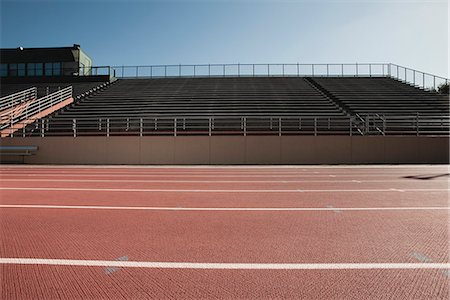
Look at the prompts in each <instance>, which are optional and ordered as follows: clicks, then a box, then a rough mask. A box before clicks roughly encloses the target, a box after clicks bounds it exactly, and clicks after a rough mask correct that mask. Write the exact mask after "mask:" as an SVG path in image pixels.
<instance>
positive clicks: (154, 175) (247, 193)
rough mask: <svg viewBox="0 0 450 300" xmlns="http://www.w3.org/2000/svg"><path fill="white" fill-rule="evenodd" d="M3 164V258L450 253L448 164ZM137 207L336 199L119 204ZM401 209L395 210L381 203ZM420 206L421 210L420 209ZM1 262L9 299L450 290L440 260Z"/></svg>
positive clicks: (390, 295) (443, 294) (371, 295)
mask: <svg viewBox="0 0 450 300" xmlns="http://www.w3.org/2000/svg"><path fill="white" fill-rule="evenodd" d="M0 171H1V179H2V181H1V185H0V193H1V194H0V195H1V201H0V205H3V207H0V217H1V218H0V238H1V245H0V258H39V259H66V260H82V261H88V260H100V261H116V260H117V259H118V258H121V257H127V260H129V261H136V262H176V263H187V262H192V263H230V264H239V263H255V264H269V263H279V264H288V263H293V264H310V263H314V264H343V265H345V264H351V263H375V264H383V263H393V264H396V263H402V264H406V263H430V262H433V263H440V264H443V263H449V262H450V258H449V254H448V253H449V230H448V229H449V228H448V225H449V210H447V209H445V208H446V207H448V204H449V203H448V187H449V185H448V175H446V174H448V173H449V170H448V167H447V166H414V167H413V166H393V167H351V168H346V167H295V168H294V167H292V168H261V167H258V168H251V167H248V168H186V167H179V168H178V167H177V168H134V167H123V168H88V167H76V168H71V167H8V166H3V167H1V168H0ZM424 178H429V179H424ZM186 181H187V182H186ZM23 188H27V190H23ZM35 188H38V189H39V190H36V189H35ZM54 188H57V189H54ZM77 189H83V190H77ZM104 189H107V190H106V191H105V190H104ZM123 189H126V190H127V191H120V190H123ZM155 190H157V191H155ZM180 190H182V191H180ZM192 190H195V191H192ZM205 190H207V191H206V192H205ZM211 190H220V191H219V192H211ZM236 190H237V191H236ZM261 190H263V191H267V192H261ZM286 190H289V192H286ZM298 190H302V191H298ZM330 190H332V191H330ZM347 190H350V191H347ZM376 190H378V191H376ZM4 205H57V206H61V205H69V206H80V205H84V206H114V207H118V209H114V210H113V209H108V210H104V209H103V210H98V209H88V208H79V209H66V208H50V207H44V208H30V207H17V208H11V207H5V206H4ZM130 206H140V207H169V208H170V207H172V208H173V207H176V208H206V209H207V208H329V209H328V210H325V211H320V210H312V211H273V210H272V211H236V210H235V211H212V210H210V211H208V210H203V211H193V210H161V211H155V210H126V209H124V208H126V207H130ZM393 207H395V208H400V209H399V210H379V209H378V208H393ZM418 207H419V208H420V207H422V208H425V209H423V210H414V209H412V208H418ZM437 207H438V208H440V209H433V208H437ZM345 208H368V210H360V211H352V210H344V209H345ZM340 209H342V210H340ZM370 209H374V210H370ZM0 268H1V270H0V272H1V277H0V280H1V295H0V296H1V298H2V299H37V298H40V299H44V298H45V299H50V298H64V299H73V298H84V299H86V298H90V299H129V298H159V299H160V298H196V299H198V298H204V299H211V298H212V299H216V298H305V299H361V298H366V299H380V298H385V299H447V298H449V297H450V288H449V283H450V271H449V270H446V269H433V268H430V269H403V268H400V269H390V268H385V269H384V268H381V269H360V270H355V269H350V268H346V267H345V266H344V267H342V268H341V269H334V270H331V269H328V270H318V269H312V270H288V269H285V270H283V269H281V270H257V269H246V270H242V269H241V270H239V269H238V270H233V269H189V268H188V269H181V268H173V269H165V268H140V267H138V268H129V267H122V268H112V269H111V268H107V267H106V268H105V267H98V266H70V265H46V264H29V265H23V264H17V263H12V264H9V263H8V264H6V263H2V264H0Z"/></svg>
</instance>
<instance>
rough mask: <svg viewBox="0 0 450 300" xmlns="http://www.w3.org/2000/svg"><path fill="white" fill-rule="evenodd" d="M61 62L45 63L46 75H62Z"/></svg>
mask: <svg viewBox="0 0 450 300" xmlns="http://www.w3.org/2000/svg"><path fill="white" fill-rule="evenodd" d="M60 75H61V63H59V62H57V63H45V76H60Z"/></svg>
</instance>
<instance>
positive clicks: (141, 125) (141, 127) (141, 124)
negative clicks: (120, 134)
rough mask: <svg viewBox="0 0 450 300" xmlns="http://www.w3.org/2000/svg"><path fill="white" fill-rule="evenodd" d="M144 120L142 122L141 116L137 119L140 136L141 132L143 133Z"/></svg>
mask: <svg viewBox="0 0 450 300" xmlns="http://www.w3.org/2000/svg"><path fill="white" fill-rule="evenodd" d="M143 123H144V122H143V120H142V118H140V119H139V136H142V133H143V131H144V128H143V125H144V124H143Z"/></svg>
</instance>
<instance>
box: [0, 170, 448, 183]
mask: <svg viewBox="0 0 450 300" xmlns="http://www.w3.org/2000/svg"><path fill="white" fill-rule="evenodd" d="M8 176H23V177H36V176H48V177H64V176H67V177H162V176H166V177H174V178H175V177H181V178H186V177H188V178H194V177H210V176H214V177H218V178H219V177H224V178H227V177H231V178H236V177H237V178H242V177H244V178H245V177H252V178H253V177H261V178H280V177H281V178H282V177H287V178H288V177H290V178H298V177H307V178H311V177H327V178H330V177H337V176H330V175H328V174H308V173H303V174H285V175H283V174H261V173H255V174H233V173H230V174H224V173H222V174H214V173H205V174H198V173H197V174H171V173H161V174H155V173H153V174H142V173H114V174H111V173H92V172H87V173H76V174H74V173H61V174H55V173H49V174H44V173H40V174H37V173H36V174H19V173H17V174H16V173H14V174H12V173H0V177H8ZM338 176H339V177H353V178H355V177H356V178H361V177H388V178H392V177H394V178H398V177H401V176H405V174H392V173H389V174H339V175H338ZM440 180H441V181H446V179H440Z"/></svg>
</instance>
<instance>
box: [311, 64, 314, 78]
mask: <svg viewBox="0 0 450 300" xmlns="http://www.w3.org/2000/svg"><path fill="white" fill-rule="evenodd" d="M311 69H312V76H313V77H314V64H312V65H311Z"/></svg>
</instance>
